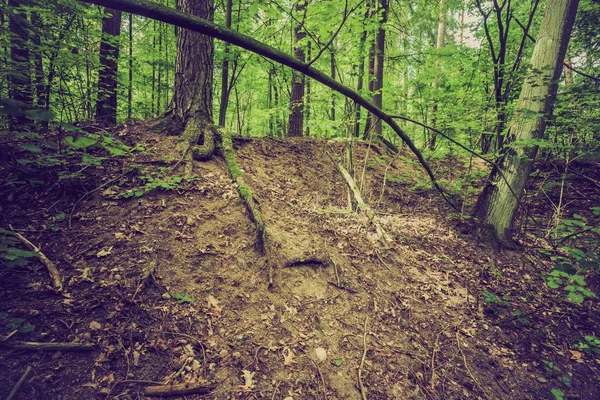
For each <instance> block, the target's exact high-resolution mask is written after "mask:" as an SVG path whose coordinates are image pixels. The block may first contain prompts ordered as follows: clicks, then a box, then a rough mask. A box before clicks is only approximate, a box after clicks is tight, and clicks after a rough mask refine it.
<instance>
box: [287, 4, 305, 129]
mask: <svg viewBox="0 0 600 400" xmlns="http://www.w3.org/2000/svg"><path fill="white" fill-rule="evenodd" d="M294 10H295V11H296V14H297V15H300V14H302V21H304V20H305V19H306V2H305V0H298V2H297V3H296V4H295V6H294ZM305 37H306V32H304V25H303V22H300V21H298V22H297V23H296V25H295V27H294V56H295V57H296V58H297V59H298V60H300V61H301V62H304V48H303V47H302V46H303V44H302V39H304V38H305ZM303 126H304V75H303V74H300V73H298V72H297V71H293V72H292V92H291V94H290V119H289V121H288V136H302V132H303V130H304V128H303Z"/></svg>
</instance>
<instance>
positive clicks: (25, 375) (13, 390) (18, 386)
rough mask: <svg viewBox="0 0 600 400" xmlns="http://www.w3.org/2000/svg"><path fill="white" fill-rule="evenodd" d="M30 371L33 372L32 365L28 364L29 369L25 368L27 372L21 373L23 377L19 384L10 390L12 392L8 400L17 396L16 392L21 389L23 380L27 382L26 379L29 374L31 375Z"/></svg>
mask: <svg viewBox="0 0 600 400" xmlns="http://www.w3.org/2000/svg"><path fill="white" fill-rule="evenodd" d="M29 372H31V365H28V366H27V369H26V370H25V372H23V375H21V379H19V381H18V382H17V384H16V385H15V386H14V387H13V389H12V390H11V391H10V394H9V395H8V397H7V398H6V400H12V398H13V397H15V394H17V391H18V390H19V388H20V387H21V385H22V384H23V382H25V379H27V375H29Z"/></svg>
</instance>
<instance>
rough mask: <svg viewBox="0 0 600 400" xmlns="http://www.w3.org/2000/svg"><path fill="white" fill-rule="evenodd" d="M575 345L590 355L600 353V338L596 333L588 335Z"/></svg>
mask: <svg viewBox="0 0 600 400" xmlns="http://www.w3.org/2000/svg"><path fill="white" fill-rule="evenodd" d="M574 347H575V348H576V349H579V350H581V351H583V352H584V353H586V354H588V355H593V354H600V339H598V338H597V337H596V336H595V335H586V336H584V337H583V340H580V341H579V342H577V344H576V345H575V346H574Z"/></svg>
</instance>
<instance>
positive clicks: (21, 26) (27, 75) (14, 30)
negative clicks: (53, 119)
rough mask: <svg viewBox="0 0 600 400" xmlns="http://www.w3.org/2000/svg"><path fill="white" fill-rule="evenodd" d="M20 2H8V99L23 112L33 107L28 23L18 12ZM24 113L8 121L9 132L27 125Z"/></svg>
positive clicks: (21, 13)
mask: <svg viewBox="0 0 600 400" xmlns="http://www.w3.org/2000/svg"><path fill="white" fill-rule="evenodd" d="M23 5H24V4H22V1H21V0H8V6H9V19H8V30H9V31H10V59H11V70H10V72H9V76H10V79H9V82H10V86H9V88H10V98H11V99H13V100H15V101H16V102H18V104H19V107H21V108H22V109H23V111H25V110H28V109H30V108H31V107H32V106H33V91H32V86H31V65H30V61H29V21H28V20H27V17H26V14H25V13H23V12H22V10H19V8H20V7H21V6H23ZM29 122H30V121H29V119H28V118H27V116H26V114H25V113H24V112H20V113H19V114H18V115H17V116H16V117H15V118H11V119H10V121H9V129H10V130H21V129H23V128H25V127H26V125H27V124H28V123H29Z"/></svg>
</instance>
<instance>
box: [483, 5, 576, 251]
mask: <svg viewBox="0 0 600 400" xmlns="http://www.w3.org/2000/svg"><path fill="white" fill-rule="evenodd" d="M578 4H579V0H548V2H547V3H546V11H545V14H544V18H543V20H542V24H541V26H540V31H539V35H538V38H537V41H536V44H535V47H534V50H533V55H532V58H531V66H530V68H529V70H528V72H527V75H526V77H525V82H524V84H523V87H522V89H521V94H520V95H519V100H518V102H517V107H516V111H515V115H514V116H513V118H512V120H511V122H510V134H511V135H514V136H515V138H516V139H517V140H520V141H525V143H526V141H527V140H528V139H538V138H541V137H542V136H543V134H544V129H545V127H546V121H547V119H548V116H549V115H550V114H551V112H552V108H553V105H554V101H555V99H556V92H557V90H558V80H559V78H560V73H561V71H562V63H563V60H564V59H565V54H566V51H567V45H568V43H569V38H570V35H571V29H572V27H573V22H574V21H575V14H576V13H577V6H578ZM536 153H537V147H536V146H534V145H527V146H526V147H516V148H508V149H507V151H506V152H505V153H504V155H503V157H502V159H501V161H500V163H499V169H498V168H495V169H494V170H493V171H492V174H491V176H490V179H489V182H488V184H487V185H486V187H485V188H484V190H483V192H482V193H481V195H480V196H479V198H478V200H477V204H476V205H475V216H477V217H478V218H479V220H480V224H481V228H482V229H481V231H482V232H483V233H484V235H485V236H487V237H488V238H490V239H492V240H497V241H499V242H500V243H502V244H504V245H507V246H511V245H512V238H511V236H512V225H513V222H514V219H515V215H516V211H517V208H518V207H517V206H518V204H519V198H520V197H521V195H522V193H523V189H524V187H525V184H526V182H527V179H528V178H529V173H530V171H531V164H532V161H533V159H534V158H535V156H536Z"/></svg>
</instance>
